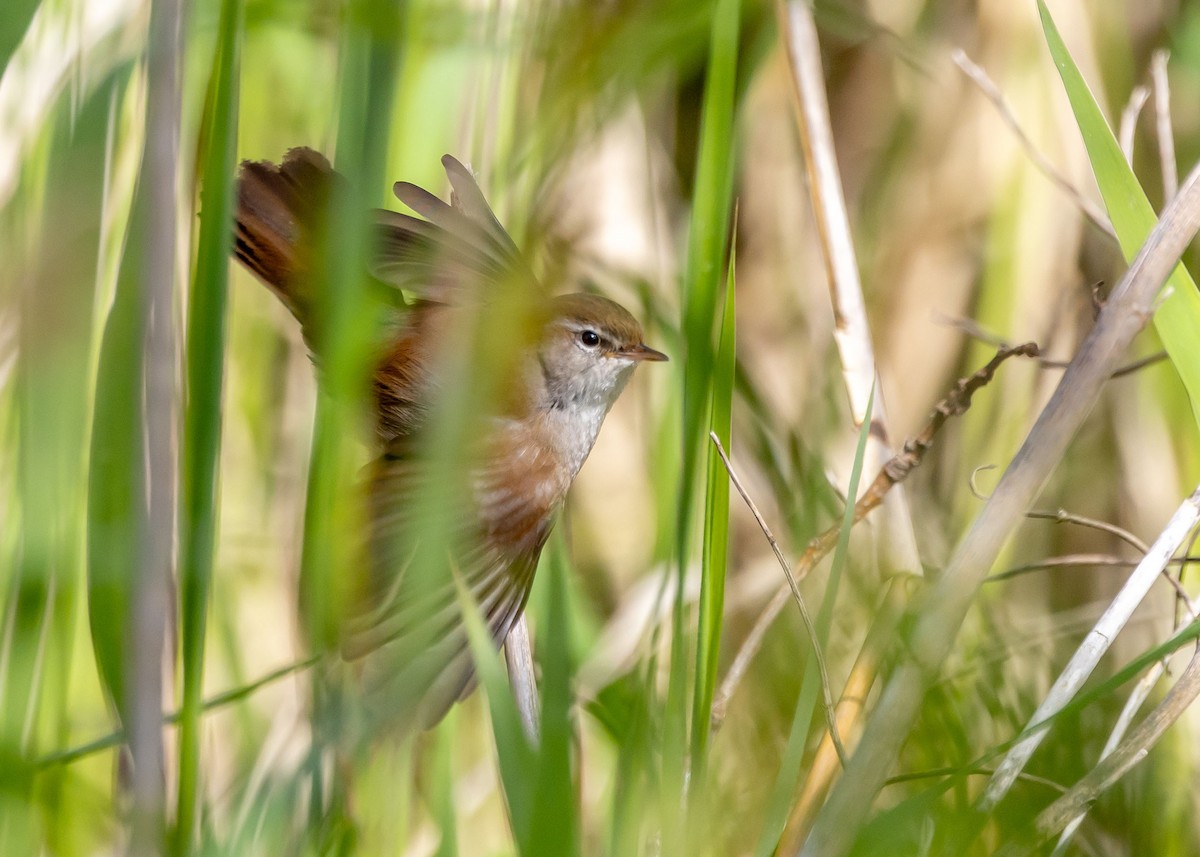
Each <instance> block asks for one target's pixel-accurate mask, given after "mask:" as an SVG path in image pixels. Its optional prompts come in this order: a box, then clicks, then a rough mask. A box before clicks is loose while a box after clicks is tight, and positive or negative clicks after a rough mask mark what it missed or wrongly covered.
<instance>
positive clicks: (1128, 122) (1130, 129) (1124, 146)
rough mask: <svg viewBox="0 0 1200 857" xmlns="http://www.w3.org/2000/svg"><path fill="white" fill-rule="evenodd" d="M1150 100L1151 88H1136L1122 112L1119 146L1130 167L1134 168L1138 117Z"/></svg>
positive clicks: (1118, 134) (1118, 137)
mask: <svg viewBox="0 0 1200 857" xmlns="http://www.w3.org/2000/svg"><path fill="white" fill-rule="evenodd" d="M1149 100H1150V87H1148V86H1135V87H1134V88H1133V92H1131V93H1129V101H1127V102H1126V103H1125V109H1123V110H1122V111H1121V124H1120V130H1119V131H1118V132H1117V144H1118V145H1119V146H1120V147H1121V154H1122V155H1124V156H1125V162H1126V163H1127V164H1129V165H1130V166H1133V135H1134V133H1135V132H1136V131H1137V122H1138V117H1139V116H1141V115H1142V108H1143V107H1145V106H1146V102H1147V101H1149Z"/></svg>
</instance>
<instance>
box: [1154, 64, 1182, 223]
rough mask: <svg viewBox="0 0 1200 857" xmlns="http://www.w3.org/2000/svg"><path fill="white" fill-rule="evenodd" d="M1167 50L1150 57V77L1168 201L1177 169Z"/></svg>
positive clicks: (1174, 188)
mask: <svg viewBox="0 0 1200 857" xmlns="http://www.w3.org/2000/svg"><path fill="white" fill-rule="evenodd" d="M1170 56H1171V54H1170V52H1169V51H1165V50H1158V51H1155V52H1154V56H1152V57H1151V58H1150V79H1151V80H1152V81H1153V82H1154V128H1155V132H1156V134H1155V136H1156V137H1158V160H1159V166H1160V167H1161V168H1162V183H1163V199H1164V200H1167V201H1169V200H1170V199H1171V197H1173V196H1174V195H1175V193H1176V192H1177V191H1178V190H1179V171H1178V167H1176V165H1175V131H1174V129H1173V128H1172V125H1171V86H1170V83H1169V82H1168V79H1167V60H1168V59H1169V58H1170Z"/></svg>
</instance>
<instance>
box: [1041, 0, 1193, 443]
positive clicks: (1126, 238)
mask: <svg viewBox="0 0 1200 857" xmlns="http://www.w3.org/2000/svg"><path fill="white" fill-rule="evenodd" d="M1038 12H1039V14H1040V15H1041V18H1042V29H1043V30H1044V31H1045V33H1046V44H1047V46H1048V47H1049V48H1050V54H1051V56H1052V57H1053V58H1054V65H1055V66H1056V67H1057V68H1058V73H1059V75H1060V76H1061V77H1062V81H1063V87H1064V88H1065V89H1066V91H1067V98H1068V99H1070V102H1071V109H1072V111H1074V113H1075V121H1076V122H1077V123H1078V124H1079V131H1080V133H1081V134H1082V135H1083V142H1084V145H1085V146H1086V147H1087V153H1088V158H1089V159H1090V160H1091V163H1092V171H1093V172H1094V173H1095V175H1096V183H1097V184H1098V185H1099V186H1100V194H1101V196H1103V197H1104V206H1105V208H1106V209H1107V210H1108V216H1109V218H1110V219H1111V220H1112V224H1113V228H1114V229H1115V230H1116V232H1117V239H1118V241H1119V242H1120V244H1121V252H1122V253H1124V255H1125V258H1126V260H1132V259H1133V257H1134V256H1135V255H1136V254H1137V251H1138V250H1139V249H1141V246H1142V243H1143V242H1144V241H1145V240H1146V237H1147V236H1148V235H1149V234H1150V230H1151V229H1153V228H1154V224H1155V223H1156V222H1157V218H1156V216H1155V214H1154V209H1153V208H1152V207H1151V206H1150V201H1149V200H1148V199H1147V198H1146V194H1145V192H1144V191H1143V190H1142V186H1141V184H1140V183H1139V182H1138V179H1137V176H1135V175H1134V173H1133V170H1132V169H1130V167H1129V164H1128V163H1127V162H1126V161H1125V156H1124V155H1123V154H1122V153H1121V147H1120V146H1119V145H1118V144H1117V140H1116V138H1115V137H1114V136H1113V133H1112V130H1111V129H1110V128H1109V127H1108V123H1107V122H1106V121H1105V119H1104V114H1103V113H1102V112H1101V111H1100V106H1099V105H1098V104H1097V103H1096V99H1095V98H1094V97H1093V96H1092V92H1091V90H1090V89H1089V88H1088V85H1087V82H1086V81H1085V80H1084V79H1083V75H1082V74H1080V72H1079V68H1078V67H1077V66H1076V65H1075V62H1074V61H1073V60H1072V59H1071V54H1070V52H1069V51H1068V50H1067V46H1066V44H1065V43H1064V42H1063V40H1062V36H1061V35H1059V32H1058V28H1057V27H1055V25H1054V19H1053V18H1051V17H1050V11H1049V10H1048V9H1047V8H1046V4H1045V2H1044V0H1038ZM1154 328H1155V330H1156V331H1157V332H1158V336H1159V339H1161V340H1162V344H1163V347H1164V348H1165V349H1166V350H1167V354H1168V355H1170V358H1171V363H1172V365H1174V367H1175V370H1176V371H1177V372H1178V373H1179V377H1180V378H1181V379H1182V381H1183V385H1184V387H1186V388H1187V391H1188V396H1189V398H1190V399H1191V403H1192V414H1193V415H1194V416H1196V418H1197V419H1200V336H1197V332H1198V331H1200V292H1197V290H1196V283H1195V282H1194V281H1193V280H1192V278H1191V276H1190V275H1189V274H1188V272H1187V270H1186V269H1185V268H1184V267H1183V265H1182V264H1181V265H1179V266H1178V267H1176V268H1175V271H1174V273H1172V274H1171V277H1170V279H1169V280H1167V284H1166V286H1165V287H1164V290H1163V293H1162V299H1161V303H1160V305H1159V307H1158V309H1157V310H1156V311H1155V313H1154Z"/></svg>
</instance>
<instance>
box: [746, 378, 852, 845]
mask: <svg viewBox="0 0 1200 857" xmlns="http://www.w3.org/2000/svg"><path fill="white" fill-rule="evenodd" d="M874 409H875V390H874V388H873V387H872V389H871V396H870V398H868V399H867V411H866V414H865V415H864V416H863V421H862V426H861V427H860V428H859V432H858V446H857V447H856V448H855V450H854V464H853V465H852V467H851V469H850V485H849V486H848V487H847V490H846V498H847V502H846V505H845V509H844V511H843V512H842V529H841V531H840V532H839V533H838V541H837V547H836V548H835V549H834V552H833V562H832V564H831V565H830V569H829V581H828V583H827V584H826V585H825V596H824V598H822V599H821V609H820V611H819V612H818V613H817V618H816V622H815V624H816V626H817V642H818V644H819V645H820V646H822V647H824V646H825V643H826V642H827V641H828V640H829V628H830V626H831V624H832V623H833V608H834V605H835V604H836V603H837V595H838V589H839V588H840V585H841V580H842V572H843V570H844V569H845V567H846V557H847V556H848V554H849V550H850V530H851V528H852V527H853V526H854V501H855V498H856V497H857V496H858V486H859V483H860V482H861V481H862V468H863V459H864V458H865V456H866V452H867V438H868V436H869V435H870V431H871V414H872V412H873V411H874ZM804 663H805V669H804V679H803V680H802V682H801V684H800V695H799V696H798V697H797V699H796V714H795V719H794V720H793V721H792V729H791V733H790V734H789V736H788V743H787V748H786V749H785V750H784V753H783V762H782V764H781V765H780V767H779V775H778V776H777V777H776V779H775V786H774V788H773V789H772V791H771V797H770V800H769V802H768V804H767V817H766V820H765V821H764V823H763V830H762V835H761V836H760V837H759V840H758V847H757V849H756V850H755V855H756V857H769V855H771V854H773V853H775V849H776V847H777V846H778V844H779V837H780V836H781V835H782V833H783V829H784V824H785V822H786V820H787V812H788V807H789V806H790V805H791V798H792V795H793V794H794V792H795V789H796V780H797V779H798V777H799V776H800V763H801V761H802V759H803V758H804V746H805V743H806V741H807V739H808V731H809V727H810V726H811V725H812V719H813V714H814V712H815V710H816V706H817V705H818V704H819V703H818V697H819V695H820V693H821V673H820V671H819V670H818V669H817V665H816V659H815V658H814V657H813V656H812V655H811V654H810V655H809V656H808V657H806V658H805V661H804Z"/></svg>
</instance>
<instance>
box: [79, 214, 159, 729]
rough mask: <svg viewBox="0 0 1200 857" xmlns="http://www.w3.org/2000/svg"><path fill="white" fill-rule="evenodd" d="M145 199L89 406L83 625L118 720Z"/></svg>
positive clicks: (133, 518) (131, 532)
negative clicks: (87, 628) (86, 626)
mask: <svg viewBox="0 0 1200 857" xmlns="http://www.w3.org/2000/svg"><path fill="white" fill-rule="evenodd" d="M144 220H145V197H144V194H143V193H142V192H141V191H140V190H139V191H138V192H137V193H136V195H135V197H134V201H133V208H132V210H131V211H130V215H129V227H128V232H127V240H126V243H125V248H124V254H123V256H122V259H121V267H120V273H119V274H118V276H117V287H116V292H115V293H114V295H113V302H112V307H111V308H110V309H109V312H108V318H107V320H106V321H105V324H104V334H103V337H102V339H101V344H100V357H99V362H98V364H97V368H96V392H95V404H94V405H93V408H92V438H91V452H90V459H89V472H88V502H87V572H88V575H87V577H88V584H87V585H88V617H89V619H90V620H91V631H92V647H93V649H94V651H95V654H96V664H97V666H98V667H99V670H100V678H101V681H102V682H103V684H104V687H105V690H106V691H107V692H108V694H109V697H110V699H111V700H112V701H113V703H114V705H115V706H116V709H117V711H118V712H121V714H122V716H121V720H122V722H123V723H127V722H128V720H127V718H126V717H125V716H124V711H125V703H126V698H127V694H126V692H125V659H126V658H125V653H126V649H127V639H126V638H127V634H128V629H129V617H130V598H131V594H132V593H131V590H132V583H133V575H132V569H133V568H134V567H135V565H136V563H137V543H138V525H137V521H138V504H139V498H140V497H141V496H142V482H143V475H142V466H141V442H140V437H139V433H138V432H137V431H135V430H131V426H139V425H140V424H141V413H142V397H141V369H142V352H141V325H140V322H139V317H138V311H139V304H140V300H141V279H140V277H139V275H138V273H139V272H138V265H137V263H136V261H135V260H136V259H138V258H139V253H140V252H141V248H140V244H141V235H142V233H143V231H144V230H143V228H142V226H143V222H144Z"/></svg>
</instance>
